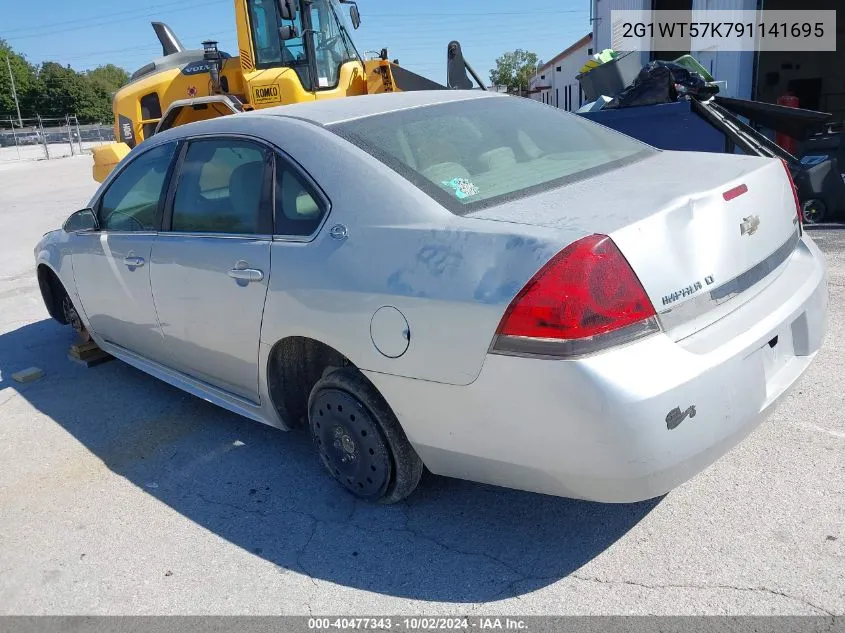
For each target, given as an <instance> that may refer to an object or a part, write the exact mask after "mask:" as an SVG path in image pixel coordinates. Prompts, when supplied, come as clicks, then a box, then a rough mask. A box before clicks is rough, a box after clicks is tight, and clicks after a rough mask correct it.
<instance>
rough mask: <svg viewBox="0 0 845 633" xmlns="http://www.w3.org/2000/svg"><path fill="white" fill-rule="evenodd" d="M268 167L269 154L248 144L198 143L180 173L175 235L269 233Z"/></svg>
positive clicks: (191, 147) (226, 141) (175, 201)
mask: <svg viewBox="0 0 845 633" xmlns="http://www.w3.org/2000/svg"><path fill="white" fill-rule="evenodd" d="M267 164H268V162H267V152H266V150H265V149H264V148H263V147H261V146H259V145H256V144H254V143H250V142H248V141H240V140H236V139H213V140H200V141H192V142H191V144H190V145H189V146H188V150H187V152H186V154H185V159H184V161H183V163H182V167H181V169H180V170H179V177H178V181H177V184H176V195H175V197H174V199H173V214H172V221H171V227H172V230H173V231H179V232H190V233H237V234H256V233H264V232H269V231H267V224H268V219H269V203H268V200H267V187H265V182H266V177H267Z"/></svg>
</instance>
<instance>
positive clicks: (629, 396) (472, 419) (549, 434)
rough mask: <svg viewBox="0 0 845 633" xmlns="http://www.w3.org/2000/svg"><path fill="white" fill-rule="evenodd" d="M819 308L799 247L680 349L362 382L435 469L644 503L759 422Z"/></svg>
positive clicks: (823, 283) (504, 362)
mask: <svg viewBox="0 0 845 633" xmlns="http://www.w3.org/2000/svg"><path fill="white" fill-rule="evenodd" d="M827 301H828V293H827V276H826V270H825V265H824V260H823V257H822V255H821V253H820V252H819V250H818V249H817V247H816V246H815V245H814V244H813V243H812V241H811V240H809V239H807V238H805V239H803V240H802V241H801V242H800V243H799V245H798V247H797V248H796V250H795V252H794V253H793V255H792V256H791V257H790V259H789V261H788V262H787V264H786V266H785V268H784V270H783V271H782V272H781V273H780V275H779V276H778V278H777V279H776V280H775V281H773V282H772V283H771V284H770V285H769V286H768V287H767V288H766V289H764V290H763V291H762V292H760V293H759V294H758V295H757V296H755V297H754V298H753V299H751V300H750V301H749V302H748V303H746V304H744V305H743V306H741V307H740V308H738V309H737V310H735V311H734V312H732V313H731V314H730V315H728V316H726V317H725V318H723V319H721V320H719V321H718V322H716V323H714V324H712V325H710V326H709V327H707V328H705V329H704V330H702V331H700V332H698V333H696V334H695V335H693V336H690V337H688V338H686V339H683V340H681V341H677V342H675V341H673V340H671V339H670V337H669V336H667V335H665V334H657V335H654V336H650V337H648V338H646V339H643V340H640V341H638V342H635V343H632V344H630V345H628V346H625V347H621V348H618V349H614V350H611V351H607V352H604V353H600V354H597V355H595V356H591V357H588V358H583V359H579V360H568V361H563V360H561V361H554V360H537V359H530V358H516V357H505V356H497V355H489V356H488V357H487V358H486V360H485V362H484V367H483V369H482V371H481V373H480V375H479V376H478V379H477V380H476V381H475V382H474V383H472V384H471V385H468V386H452V385H445V384H439V383H433V382H427V381H422V380H413V379H408V378H401V377H396V376H391V375H386V374H377V373H372V372H369V373H368V374H367V375H368V376H369V378H370V379H371V380H372V381H373V382H374V383H375V385H376V386H377V387H378V388H379V390H380V391H381V393H382V394H383V395H384V396H385V398H386V399H387V401H388V402H389V403H390V405H391V406H392V407H393V409H394V411H395V413H396V415H397V417H398V418H399V420H400V422H401V423H402V425H403V428H404V429H405V432H406V433H407V435H408V438H409V439H410V441H411V443H412V444H413V445H414V447H415V448H416V450H417V452H418V453H419V454H420V457H421V458H422V459H423V461H424V462H425V464H426V466H427V467H428V468H429V469H430V470H431V471H433V472H435V473H438V474H441V475H447V476H452V477H459V478H462V479H469V480H474V481H481V482H486V483H491V484H497V485H502V486H507V487H511V488H519V489H524V490H532V491H536V492H541V493H547V494H554V495H560V496H566V497H575V498H583V499H590V500H595V501H604V502H633V501H640V500H643V499H649V498H653V497H656V496H659V495H662V494H664V493H666V492H668V491H669V490H671V489H672V488H674V487H675V486H677V485H679V484H681V483H683V482H684V481H686V480H687V479H689V478H690V477H692V476H693V475H695V474H696V473H698V472H700V471H701V470H702V469H704V468H706V467H707V466H708V465H709V464H711V463H712V462H713V461H715V460H716V459H718V458H719V457H720V456H721V455H723V454H724V453H726V452H727V451H728V450H730V449H731V448H732V447H733V446H734V445H736V444H737V443H738V442H740V441H741V440H742V439H743V438H744V437H745V436H746V435H748V434H749V433H750V432H751V431H752V430H753V429H754V428H755V427H756V426H757V425H758V424H760V423H761V422H762V421H763V420H764V419H765V418H766V416H767V415H768V414H769V413H770V412H771V411H772V410H773V409H774V407H775V406H776V405H777V403H778V401H779V400H780V399H781V398H782V397H783V396H784V394H785V393H786V392H787V391H788V390H789V388H790V387H791V386H792V385H793V384H794V383H795V382H796V381H797V380H798V378H799V377H800V376H801V374H802V373H803V372H804V371H805V370H806V369H807V367H808V366H809V364H810V363H811V362H812V360H813V358H814V357H815V355H816V353H817V351H818V349H819V348H820V346H821V343H822V339H823V337H824V332H825V328H826V312H827ZM775 337H777V338H775ZM691 407H694V412H695V413H694V416H693V415H692V411H693V410H692V409H691ZM676 409H678V410H679V412H678V413H675V414H674V415H675V419H673V418H672V417H671V413H672V412H673V411H674V410H676ZM683 413H688V415H687V416H686V417H685V418H683V419H682V420H680V421H679V420H678V419H677V418H679V417H681V416H683ZM667 416H670V417H669V420H668V421H667ZM675 422H678V423H677V425H675ZM670 426H671V427H673V428H669V427H670Z"/></svg>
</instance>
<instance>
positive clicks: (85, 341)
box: [67, 330, 114, 368]
mask: <svg viewBox="0 0 845 633" xmlns="http://www.w3.org/2000/svg"><path fill="white" fill-rule="evenodd" d="M67 357H68V360H70V361H72V362H74V363H76V364H78V365H82V366H83V367H89V368H90V367H96V366H97V365H102V364H103V363H107V362H109V361H110V360H114V356H112V355H111V354H109V353H107V352H104V351H103V350H101V349H100V347H99V346H98V345H97V344H96V343H95V342H94V341H92V340H91V335H90V334H89V333H88V331H87V330H83V331H82V332H80V333H79V339H78V340H77V342H76V343H74V344H73V345H71V346H70V349H69V350H68V353H67Z"/></svg>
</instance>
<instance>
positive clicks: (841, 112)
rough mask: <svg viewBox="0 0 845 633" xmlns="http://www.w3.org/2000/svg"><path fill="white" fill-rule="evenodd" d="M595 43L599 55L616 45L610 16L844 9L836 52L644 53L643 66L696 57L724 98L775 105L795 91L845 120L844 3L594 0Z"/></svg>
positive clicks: (805, 0)
mask: <svg viewBox="0 0 845 633" xmlns="http://www.w3.org/2000/svg"><path fill="white" fill-rule="evenodd" d="M589 1H590V2H591V3H592V16H593V17H592V19H593V38H594V39H593V41H594V46H593V47H594V48H595V49H596V50H598V51H600V50H603V49H605V48H611V47H612V35H611V23H610V12H611V10H613V9H636V10H680V11H691V10H717V9H718V10H752V11H753V10H795V9H801V10H807V9H840V11H839V15H838V16H837V17H838V18H839V19H838V20H837V33H836V52H835V53H834V52H798V53H795V52H764V53H760V52H743V53H740V52H713V51H700V50H686V51H678V52H676V53H657V54H655V53H648V52H644V53H641V57H642V62H643V63H644V64H645V63H648V62H649V61H650V60H652V59H675V58H677V57H678V56H680V55H681V54H683V53H691V54H692V55H693V56H694V57H695V58H696V59H698V61H699V62H700V63H701V64H702V65H704V67H705V68H707V69H708V70H709V71H710V74H711V75H713V77H714V78H715V79H717V80H720V81H726V82H727V92H726V93H724V92H723V93H722V94H723V95H724V96H730V97H738V98H741V99H754V100H757V101H765V102H768V103H774V102H775V101H776V100H777V98H778V97H779V96H781V95H784V94H786V92H787V91H791V92H792V94H794V95H795V96H797V97H798V99H799V101H800V104H801V107H803V108H808V109H810V110H821V111H823V112H831V113H833V114H834V120H835V121H843V120H845V20H843V19H842V11H841V10H842V9H843V8H845V0H800V2H799V0H589Z"/></svg>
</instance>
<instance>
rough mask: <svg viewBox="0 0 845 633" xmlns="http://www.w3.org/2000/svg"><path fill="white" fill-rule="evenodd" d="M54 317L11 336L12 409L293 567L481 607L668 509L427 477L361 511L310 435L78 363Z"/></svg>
mask: <svg viewBox="0 0 845 633" xmlns="http://www.w3.org/2000/svg"><path fill="white" fill-rule="evenodd" d="M72 342H73V332H72V331H71V330H70V329H69V328H66V327H62V326H60V325H58V324H57V323H55V322H53V321H50V320H44V321H40V322H37V323H33V324H30V325H25V326H23V327H20V328H19V329H16V330H13V331H11V332H9V333H7V334H4V335H2V336H0V378H1V379H0V400H3V399H5V397H4V396H8V395H9V394H3V392H4V391H6V390H7V389H10V388H11V386H12V385H11V383H10V382H9V380H10V379H9V376H10V374H11V373H12V372H14V371H17V370H20V369H22V368H25V367H29V366H33V365H34V366H38V367H40V368H41V369H43V370H44V371H45V375H44V377H43V378H41V379H40V380H39V381H37V382H35V383H31V384H28V385H18V384H15V385H14V387H15V389H16V390H18V391H19V392H20V394H21V396H22V397H23V398H25V399H26V400H27V401H28V402H29V403H31V404H32V406H34V407H35V408H37V409H38V410H39V411H41V412H42V413H44V414H45V415H47V416H49V417H50V418H52V419H53V420H54V421H55V422H56V423H57V424H59V425H61V426H62V427H63V428H64V429H65V430H66V431H67V432H69V433H70V434H71V435H72V436H73V437H74V438H76V439H77V440H78V441H79V442H81V443H82V444H83V445H85V446H86V447H87V448H88V449H89V450H90V451H91V452H92V453H94V454H95V455H96V456H97V457H98V458H99V459H101V460H102V461H103V462H104V463H105V464H106V465H107V466H108V467H109V468H110V469H111V470H112V471H113V472H115V473H117V474H118V475H120V476H122V477H124V478H126V479H127V480H129V481H130V482H132V483H134V484H135V485H136V486H138V487H139V488H141V489H143V490H144V491H145V492H146V493H147V494H149V495H152V496H153V497H155V498H156V499H158V500H160V501H162V502H163V503H165V504H167V505H168V506H169V507H170V508H172V509H173V510H175V511H176V512H179V513H180V514H182V515H183V516H185V517H187V518H188V519H190V520H191V521H194V522H195V523H197V524H198V525H200V526H202V527H204V528H206V529H207V530H210V531H211V532H213V533H215V534H217V535H219V536H220V537H222V538H224V539H226V540H228V541H229V542H231V543H233V544H235V545H237V546H239V547H241V548H243V549H245V550H248V551H250V552H252V553H253V554H254V555H256V556H259V557H261V558H263V559H265V560H267V561H269V562H271V563H274V564H275V565H278V566H279V567H280V568H284V569H290V570H294V571H298V572H301V573H305V574H308V575H309V576H311V577H312V578H315V579H321V580H326V581H330V582H333V583H337V584H340V585H345V586H349V587H355V588H359V589H365V590H367V591H373V592H378V593H382V594H387V595H391V596H397V597H402V598H412V599H419V600H431V601H451V602H463V603H474V602H484V601H489V600H492V599H499V598H507V597H512V596H517V595H521V594H524V593H527V592H529V591H532V590H535V589H538V588H540V587H544V586H546V585H549V584H551V583H553V582H555V581H557V580H559V579H561V578H563V577H565V576H567V575H568V574H570V573H572V572H573V571H575V570H577V569H578V568H579V567H581V566H582V565H584V564H585V563H587V562H588V561H590V560H591V559H593V558H594V557H596V556H598V555H599V554H601V553H602V552H603V551H604V550H606V549H607V548H608V547H610V546H611V545H612V544H613V543H614V542H616V541H617V540H618V539H619V538H620V537H622V536H623V535H624V534H625V533H626V532H627V531H628V530H630V529H631V528H632V527H633V526H634V525H636V524H637V523H638V522H639V521H640V520H641V519H642V518H643V517H644V516H645V515H646V514H648V513H649V512H650V511H651V509H652V508H654V507H655V506H656V505H657V504H658V503H659V499H658V500H652V501H649V502H643V503H637V504H628V505H604V504H596V503H588V502H583V501H573V500H569V499H562V498H556V497H549V496H543V495H536V494H530V493H525V492H519V491H513V490H507V489H503V488H497V487H494V486H485V485H480V484H474V483H469V482H463V481H459V480H455V479H448V478H444V477H437V476H434V475H431V474H426V476H425V477H424V478H423V481H422V482H421V484H420V487H419V489H418V490H417V491H416V492H415V493H414V495H412V497H411V498H410V499H408V500H407V501H406V502H404V503H401V504H398V505H396V506H378V505H370V504H365V503H361V502H357V501H355V500H354V499H352V498H351V497H350V496H348V495H347V493H346V492H345V491H343V490H342V489H341V488H340V487H339V486H337V485H336V484H335V483H334V482H333V481H332V480H330V479H329V478H328V476H326V475H324V473H323V471H322V466H321V465H320V464H319V462H318V459H317V458H316V455H315V453H314V452H313V450H312V447H311V444H310V439H309V438H308V436H307V434H306V433H304V432H293V433H283V432H280V431H277V430H275V429H272V428H270V427H266V426H263V425H261V424H257V423H254V422H251V421H249V420H246V419H243V418H240V417H239V416H236V415H234V414H231V413H228V412H227V411H224V410H222V409H220V408H218V407H216V406H214V405H211V404H208V403H206V402H205V401H203V400H200V399H198V398H195V397H193V396H190V395H187V394H185V393H183V392H181V391H179V390H177V389H175V388H173V387H170V386H169V385H166V384H164V383H162V382H160V381H158V380H156V379H154V378H152V377H149V376H147V375H146V374H144V373H142V372H140V371H137V370H135V369H133V368H132V367H130V366H128V365H126V364H124V363H121V362H119V361H114V362H111V363H107V364H105V365H101V366H99V367H95V368H92V369H85V368H83V367H80V366H78V365H76V364H73V363H71V362H70V361H69V360H68V359H67V358H66V354H67V349H68V346H69V345H70V343H72Z"/></svg>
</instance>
